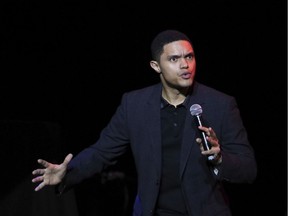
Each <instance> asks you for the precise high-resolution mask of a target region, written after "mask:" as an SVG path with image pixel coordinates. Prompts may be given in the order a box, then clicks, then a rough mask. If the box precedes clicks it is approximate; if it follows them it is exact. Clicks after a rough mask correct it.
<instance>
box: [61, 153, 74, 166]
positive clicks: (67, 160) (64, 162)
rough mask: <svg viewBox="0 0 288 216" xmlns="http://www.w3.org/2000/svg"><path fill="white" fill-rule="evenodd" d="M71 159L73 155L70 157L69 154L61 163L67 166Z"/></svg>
mask: <svg viewBox="0 0 288 216" xmlns="http://www.w3.org/2000/svg"><path fill="white" fill-rule="evenodd" d="M72 158H73V155H72V154H71V153H69V154H68V155H67V156H66V157H65V159H64V161H63V165H67V164H68V163H69V162H70V161H71V159H72Z"/></svg>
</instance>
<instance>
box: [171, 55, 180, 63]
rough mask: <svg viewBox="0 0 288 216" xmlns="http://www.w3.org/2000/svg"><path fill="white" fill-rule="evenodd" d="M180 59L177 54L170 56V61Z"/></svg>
mask: <svg viewBox="0 0 288 216" xmlns="http://www.w3.org/2000/svg"><path fill="white" fill-rule="evenodd" d="M178 59H179V57H177V56H171V57H170V58H169V61H170V62H177V60H178Z"/></svg>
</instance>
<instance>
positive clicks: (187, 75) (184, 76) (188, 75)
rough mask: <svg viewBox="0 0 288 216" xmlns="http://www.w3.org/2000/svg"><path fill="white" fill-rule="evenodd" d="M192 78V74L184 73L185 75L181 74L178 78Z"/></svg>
mask: <svg viewBox="0 0 288 216" xmlns="http://www.w3.org/2000/svg"><path fill="white" fill-rule="evenodd" d="M191 76H192V73H189V72H186V73H182V74H181V75H180V77H182V78H183V79H190V78H191Z"/></svg>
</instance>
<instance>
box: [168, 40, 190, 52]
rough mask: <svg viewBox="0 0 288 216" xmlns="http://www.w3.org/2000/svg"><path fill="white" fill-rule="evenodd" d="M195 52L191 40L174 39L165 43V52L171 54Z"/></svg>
mask: <svg viewBox="0 0 288 216" xmlns="http://www.w3.org/2000/svg"><path fill="white" fill-rule="evenodd" d="M191 52H194V50H193V47H192V45H191V43H189V41H185V40H179V41H173V42H171V43H168V44H166V45H164V47H163V53H166V54H169V55H172V54H174V55H179V54H186V53H191Z"/></svg>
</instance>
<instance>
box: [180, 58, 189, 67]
mask: <svg viewBox="0 0 288 216" xmlns="http://www.w3.org/2000/svg"><path fill="white" fill-rule="evenodd" d="M180 66H181V68H188V67H189V64H188V61H187V59H185V58H181V63H180Z"/></svg>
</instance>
